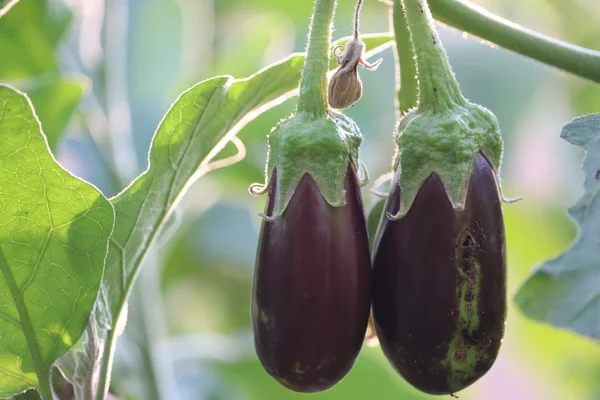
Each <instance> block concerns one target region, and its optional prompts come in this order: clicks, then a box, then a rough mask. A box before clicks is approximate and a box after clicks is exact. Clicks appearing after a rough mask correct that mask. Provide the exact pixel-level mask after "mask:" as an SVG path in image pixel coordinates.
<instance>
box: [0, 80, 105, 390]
mask: <svg viewBox="0 0 600 400" xmlns="http://www.w3.org/2000/svg"><path fill="white" fill-rule="evenodd" d="M113 222H114V212H113V209H112V206H111V204H110V203H109V201H108V200H107V199H106V198H104V196H102V194H101V193H100V192H99V191H98V190H97V189H96V188H94V187H93V186H91V185H89V184H88V183H86V182H83V181H81V180H80V179H78V178H76V177H74V176H72V175H71V174H69V173H68V172H67V171H65V170H64V169H63V168H62V167H61V166H60V165H59V164H58V163H57V162H56V161H55V160H54V158H53V157H52V155H51V154H50V152H49V150H48V145H47V143H46V139H45V137H44V134H43V133H42V131H41V127H40V124H39V121H38V120H37V118H36V116H35V114H34V111H33V109H32V105H31V102H30V101H29V99H28V98H27V96H26V95H25V94H23V93H20V92H18V91H16V90H14V89H12V88H10V87H8V86H3V85H0V397H4V396H11V395H13V394H15V393H18V392H21V391H23V390H25V389H28V388H31V387H36V388H38V389H39V390H40V392H41V393H42V394H43V395H45V396H46V397H48V396H49V393H48V390H49V386H48V385H49V384H48V377H49V373H50V368H51V366H52V363H53V362H54V361H55V360H56V359H57V358H58V357H60V356H62V355H63V354H65V352H67V350H69V349H70V348H71V347H72V346H73V345H74V344H75V343H76V342H77V341H78V340H79V338H80V337H81V335H82V333H83V331H84V329H85V327H86V324H87V322H88V319H89V316H90V313H91V312H92V308H93V306H94V302H95V299H96V296H97V293H98V290H99V287H100V283H101V279H102V272H103V267H104V259H105V257H106V252H107V244H108V238H109V236H110V234H111V231H112V228H113Z"/></svg>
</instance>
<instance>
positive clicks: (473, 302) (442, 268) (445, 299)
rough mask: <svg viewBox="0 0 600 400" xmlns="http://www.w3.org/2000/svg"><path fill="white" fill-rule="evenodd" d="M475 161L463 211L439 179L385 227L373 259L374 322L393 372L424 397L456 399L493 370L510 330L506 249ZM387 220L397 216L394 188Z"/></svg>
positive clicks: (485, 173) (491, 186)
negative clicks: (506, 331)
mask: <svg viewBox="0 0 600 400" xmlns="http://www.w3.org/2000/svg"><path fill="white" fill-rule="evenodd" d="M495 176H496V175H495V172H494V170H493V168H492V167H491V166H490V163H489V162H488V161H487V160H486V158H485V157H484V156H482V155H481V154H478V155H477V158H476V160H475V163H474V167H473V170H472V173H471V176H470V179H469V187H468V193H467V198H466V204H465V208H464V210H462V211H458V210H455V209H454V208H453V206H452V204H451V202H450V201H449V199H448V196H447V194H446V190H445V189H444V185H443V184H442V181H441V180H440V178H439V177H438V175H437V174H435V173H432V174H431V175H430V176H429V177H428V178H427V179H426V181H425V182H424V183H423V185H422V186H421V187H420V189H419V191H418V194H417V196H416V198H415V201H414V203H413V204H412V206H411V208H410V209H409V210H408V212H407V214H406V215H405V216H404V217H402V218H401V219H399V220H397V221H393V220H391V219H389V218H385V220H384V221H383V223H382V226H381V229H380V232H379V236H378V238H377V240H376V244H375V250H374V257H373V289H372V300H373V318H374V322H375V329H376V331H377V335H378V337H379V341H380V343H381V347H382V349H383V351H384V353H385V355H386V356H387V358H388V359H389V360H390V362H391V363H392V364H393V366H394V367H395V369H396V370H397V371H398V372H399V373H400V374H401V375H402V376H403V377H404V378H405V379H406V380H407V381H408V382H409V383H410V384H411V385H413V386H415V387H416V388H418V389H420V390H422V391H424V392H427V393H430V394H453V393H455V392H458V391H460V390H462V389H464V388H465V387H467V386H469V385H471V384H472V383H473V382H475V381H476V380H478V379H479V378H481V377H482V376H483V375H484V374H485V373H486V372H487V371H488V370H489V369H490V368H491V366H492V364H493V363H494V361H495V359H496V357H497V355H498V351H499V348H500V344H501V342H502V336H503V333H504V325H505V320H506V245H505V234H504V223H503V219H502V208H501V201H500V195H499V190H498V183H497V181H496V178H495ZM394 191H395V192H394V193H392V195H391V196H390V198H389V201H388V208H387V211H388V213H389V214H390V215H393V214H396V213H397V212H398V210H399V205H400V193H399V191H400V187H399V185H398V184H396V185H395V189H394Z"/></svg>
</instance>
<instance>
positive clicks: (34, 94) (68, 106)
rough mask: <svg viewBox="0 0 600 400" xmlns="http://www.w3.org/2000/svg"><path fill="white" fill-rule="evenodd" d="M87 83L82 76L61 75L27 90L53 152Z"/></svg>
mask: <svg viewBox="0 0 600 400" xmlns="http://www.w3.org/2000/svg"><path fill="white" fill-rule="evenodd" d="M87 85H88V84H87V81H86V80H85V79H83V78H81V77H61V78H59V79H56V80H53V81H51V82H48V83H43V84H39V85H36V86H35V87H34V88H32V89H31V90H25V92H26V93H27V94H28V95H29V98H30V99H31V102H32V103H33V106H34V108H35V110H36V112H37V116H38V118H39V119H40V122H41V123H42V128H43V130H44V133H45V134H46V137H47V139H48V145H49V146H50V150H52V152H53V153H56V150H57V148H58V143H59V142H60V139H61V138H62V134H63V132H64V130H65V128H66V127H67V124H68V123H69V121H70V120H71V116H72V115H73V113H74V112H75V110H76V109H77V105H78V104H79V101H80V100H81V97H82V96H83V94H84V92H85V90H86V87H87Z"/></svg>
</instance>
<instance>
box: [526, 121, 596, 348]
mask: <svg viewBox="0 0 600 400" xmlns="http://www.w3.org/2000/svg"><path fill="white" fill-rule="evenodd" d="M561 137H562V138H564V139H565V140H567V141H569V142H570V143H572V144H574V145H576V146H579V147H582V148H583V149H585V150H586V152H587V154H586V156H585V160H584V163H583V169H584V172H585V182H584V190H585V192H584V194H583V197H582V198H581V199H580V200H579V201H578V202H577V204H575V206H573V207H572V208H571V209H570V210H569V213H570V214H571V216H572V217H573V219H574V220H575V221H576V222H577V224H578V225H579V237H578V238H577V240H576V241H575V243H574V244H573V245H572V246H571V248H569V249H568V250H567V251H566V252H565V253H563V254H562V255H560V256H559V257H557V258H555V259H554V260H551V261H548V262H546V263H544V264H542V265H540V266H539V267H537V268H536V270H535V271H534V273H533V275H532V276H531V277H530V278H529V279H528V280H527V281H526V282H525V284H524V285H523V286H522V287H521V289H520V290H519V292H518V293H517V296H516V301H517V303H518V304H519V307H520V308H521V310H522V311H523V312H524V313H525V314H526V315H528V316H529V317H531V318H534V319H537V320H540V321H546V322H549V323H551V324H553V325H556V326H559V327H562V328H567V329H571V330H573V331H575V332H578V333H579V334H581V335H585V336H588V337H591V338H594V339H600V246H599V245H600V241H599V240H600V114H593V115H588V116H585V117H580V118H576V119H574V120H573V121H571V122H569V123H568V124H567V125H565V126H564V127H563V130H562V133H561Z"/></svg>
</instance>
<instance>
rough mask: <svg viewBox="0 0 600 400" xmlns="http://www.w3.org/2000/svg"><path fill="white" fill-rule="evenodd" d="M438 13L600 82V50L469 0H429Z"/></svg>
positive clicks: (459, 25)
mask: <svg viewBox="0 0 600 400" xmlns="http://www.w3.org/2000/svg"><path fill="white" fill-rule="evenodd" d="M429 4H430V6H431V12H432V13H433V15H434V17H435V18H436V19H437V20H439V21H441V22H443V23H445V24H447V25H450V26H452V27H455V28H457V29H460V30H463V31H465V32H468V33H471V34H473V35H475V36H478V37H480V38H482V39H485V40H488V41H490V42H492V43H495V44H497V45H499V46H502V47H504V48H506V49H508V50H512V51H514V52H516V53H519V54H522V55H524V56H527V57H531V58H533V59H535V60H538V61H541V62H543V63H544V64H548V65H551V66H554V67H556V68H559V69H561V70H563V71H567V72H570V73H572V74H575V75H578V76H580V77H582V78H586V79H589V80H592V81H594V82H598V83H600V51H594V50H590V49H586V48H583V47H579V46H575V45H572V44H570V43H566V42H561V41H560V40H556V39H553V38H551V37H549V36H546V35H543V34H541V33H538V32H535V31H532V30H529V29H527V28H523V27H522V26H519V25H517V24H515V23H513V22H510V21H507V20H505V19H502V18H500V17H498V16H496V15H494V14H492V13H490V12H488V11H486V10H484V9H483V8H481V7H478V6H476V5H474V4H471V3H469V2H468V1H466V0H429Z"/></svg>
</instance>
